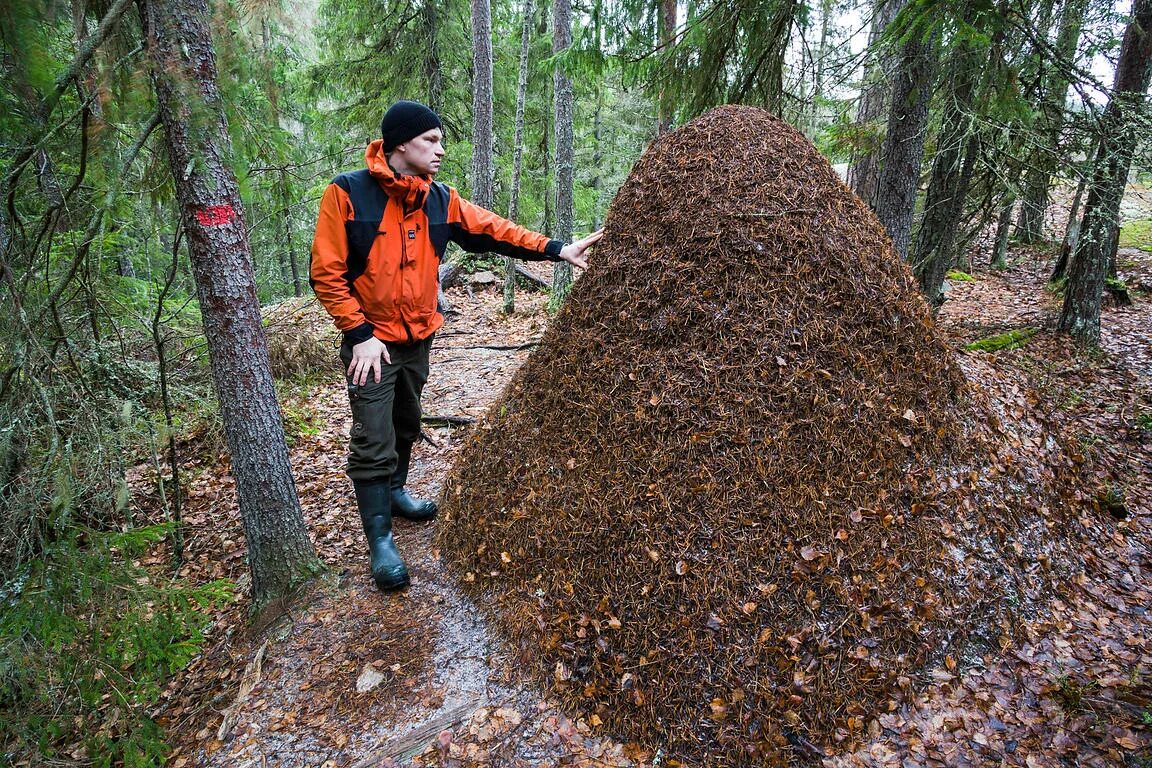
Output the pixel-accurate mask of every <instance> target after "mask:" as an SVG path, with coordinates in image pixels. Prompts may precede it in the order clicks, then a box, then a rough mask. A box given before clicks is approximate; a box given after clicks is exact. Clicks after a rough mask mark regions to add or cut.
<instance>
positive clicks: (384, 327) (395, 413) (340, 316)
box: [311, 101, 603, 590]
mask: <svg viewBox="0 0 1152 768" xmlns="http://www.w3.org/2000/svg"><path fill="white" fill-rule="evenodd" d="M380 133H381V138H380V139H377V140H376V141H373V142H372V143H371V144H369V145H368V149H367V151H366V152H365V155H364V158H365V161H366V162H367V166H368V167H367V169H366V170H361V171H355V172H351V173H344V174H341V175H340V176H337V177H336V179H334V180H333V182H332V183H331V184H330V185H328V188H327V189H326V190H325V191H324V197H323V198H322V199H321V201H320V216H319V219H318V221H317V223H316V238H315V241H314V242H313V244H312V267H311V271H312V286H313V288H314V289H315V291H316V297H317V298H318V299H319V300H320V303H321V304H323V305H324V308H325V309H326V310H328V313H329V314H330V315H332V317H333V318H334V319H335V321H336V326H337V327H338V328H339V329H340V330H341V331H343V333H344V341H343V344H342V345H341V348H340V357H341V360H342V361H343V363H344V367H345V368H346V369H347V375H348V396H349V400H350V401H351V405H352V418H353V426H352V435H351V440H350V448H349V455H348V470H347V471H348V476H349V477H350V478H351V479H352V484H353V486H354V488H355V490H356V504H357V506H358V507H359V509H360V521H361V523H362V524H363V527H364V535H365V536H366V537H367V539H368V549H369V555H370V559H371V565H372V576H373V578H374V579H375V581H376V586H377V587H379V588H380V589H381V590H388V589H398V588H401V587H403V586H405V585H407V584H408V581H409V579H408V570H407V568H406V567H405V565H404V561H403V559H402V558H401V557H400V553H399V552H397V550H396V544H395V542H394V541H393V539H392V516H393V515H394V514H396V515H400V516H401V517H404V518H407V519H409V520H430V519H431V518H432V517H433V516H435V514H436V511H437V510H436V504H435V503H434V502H432V501H422V500H418V499H414V498H412V497H411V496H410V495H409V494H408V492H407V491H406V490H405V489H404V485H405V482H406V481H407V479H408V464H409V461H410V459H411V456H412V445H413V444H414V443H415V442H416V440H417V439H419V437H420V393H421V391H422V390H423V388H424V383H425V381H427V379H428V351H429V348H430V347H431V345H432V337H433V335H434V334H435V333H436V331H437V330H438V329H439V328H440V326H441V325H443V323H444V318H443V316H441V315H440V313H439V312H438V311H437V309H436V295H437V289H438V287H439V278H438V267H439V266H440V259H441V258H442V257H443V255H444V248H445V246H446V245H447V244H448V242H449V241H453V242H456V243H458V244H459V245H460V246H461V247H463V248H464V249H465V250H468V251H472V252H495V253H500V254H504V255H506V256H514V257H516V258H520V259H529V260H551V261H567V262H568V263H570V264H572V265H574V266H577V267H582V268H583V267H587V262H586V261H585V252H586V251H587V250H588V248H589V247H591V246H592V245H593V244H594V243H595V242H596V241H597V240H599V239H600V237H601V235H602V234H603V232H602V231H600V232H594V233H593V234H591V235H589V236H588V237H585V238H584V239H582V240H578V241H576V242H575V243H570V244H565V243H562V242H560V241H559V240H549V239H548V238H547V237H546V236H544V235H541V234H537V233H535V232H531V231H529V230H527V229H524V228H523V227H520V226H518V225H516V224H514V223H512V222H510V221H508V220H506V219H502V218H500V217H499V216H497V215H496V214H494V213H492V212H490V211H487V210H485V209H483V208H480V207H479V206H476V205H473V204H472V203H470V202H468V201H467V200H465V199H463V198H462V197H460V195H459V194H457V192H456V190H455V189H452V188H451V187H448V186H447V185H444V184H440V183H436V182H433V181H432V177H433V176H435V175H436V173H437V171H439V170H440V159H441V158H442V157H443V156H444V145H443V138H444V136H443V128H442V126H441V124H440V118H439V117H438V116H437V115H436V113H435V112H433V111H432V110H430V109H429V108H428V107H425V106H424V105H422V104H418V103H416V102H412V101H399V102H396V103H395V104H393V105H392V106H391V107H390V108H389V109H388V111H387V112H386V113H385V115H384V119H383V121H382V122H381V124H380Z"/></svg>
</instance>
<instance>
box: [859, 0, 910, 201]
mask: <svg viewBox="0 0 1152 768" xmlns="http://www.w3.org/2000/svg"><path fill="white" fill-rule="evenodd" d="M907 4H908V0H877V1H876V5H875V10H874V12H873V13H874V16H873V17H872V28H871V30H869V32H868V48H869V50H873V49H876V48H878V47H879V41H880V40H882V39H883V34H884V30H885V29H887V28H888V25H889V24H891V23H892V20H893V19H894V18H896V15H897V14H898V13H900V11H901V9H902V8H903V7H904V6H905V5H907ZM897 62H898V57H897V56H895V55H893V54H892V53H891V52H890V51H888V50H887V49H884V50H880V51H877V53H876V55H875V56H874V57H872V58H870V59H869V61H868V68H867V72H866V73H865V75H864V82H865V85H864V89H863V91H861V93H860V108H859V110H858V112H857V115H856V129H857V131H858V133H859V135H860V137H861V142H862V146H860V148H859V149H860V153H859V155H857V157H856V159H855V160H854V161H853V162H852V165H851V166H849V168H848V185H849V186H850V187H852V191H853V192H855V193H856V195H857V196H858V197H859V198H860V199H861V200H863V201H864V202H865V203H867V204H868V205H869V206H872V207H873V208H875V207H876V185H877V184H878V183H879V181H880V163H881V159H880V148H881V146H882V145H883V136H882V134H881V130H880V128H881V126H879V125H877V123H878V122H879V121H880V119H881V118H882V117H883V115H884V112H885V110H886V109H888V101H889V97H890V96H891V94H892V85H891V82H890V79H889V78H890V77H891V73H892V71H893V70H894V69H895V68H896V65H897Z"/></svg>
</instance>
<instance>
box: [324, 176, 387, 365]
mask: <svg viewBox="0 0 1152 768" xmlns="http://www.w3.org/2000/svg"><path fill="white" fill-rule="evenodd" d="M351 217H352V202H351V201H350V200H349V199H348V194H347V193H346V192H345V191H344V190H342V189H340V187H338V186H336V185H335V184H329V185H328V188H327V189H326V190H324V196H323V197H322V198H320V216H319V217H318V218H317V220H316V237H315V239H313V241H312V263H311V269H310V271H311V283H312V289H313V290H314V291H315V292H316V298H317V299H318V300H319V301H320V303H321V304H322V305H323V306H324V309H326V310H328V314H330V315H332V318H333V319H334V320H335V321H336V327H337V328H339V329H340V330H341V331H343V332H344V339H345V340H346V341H349V342H351V343H353V344H359V343H360V342H362V341H367V340H368V339H369V338H370V337H371V336H372V324H371V323H369V322H368V321H367V320H366V319H365V318H364V312H363V310H362V309H361V307H360V302H359V301H357V300H356V297H355V296H353V295H352V289H351V286H350V285H349V284H348V278H347V274H348V232H347V230H346V229H345V228H344V222H345V221H347V220H348V219H350V218H351Z"/></svg>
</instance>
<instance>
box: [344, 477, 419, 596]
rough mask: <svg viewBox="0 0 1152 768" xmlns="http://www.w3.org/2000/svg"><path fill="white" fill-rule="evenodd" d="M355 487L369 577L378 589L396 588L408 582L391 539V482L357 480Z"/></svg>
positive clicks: (405, 568) (405, 569)
mask: <svg viewBox="0 0 1152 768" xmlns="http://www.w3.org/2000/svg"><path fill="white" fill-rule="evenodd" d="M352 485H353V486H354V487H355V488H356V505H357V506H358V507H359V508H360V523H361V524H362V525H363V526H364V536H365V538H367V539H368V555H369V557H370V558H371V563H372V578H373V579H374V580H375V581H376V586H377V588H379V589H381V590H389V589H400V588H401V587H405V586H407V585H408V581H409V579H408V568H407V567H406V566H405V565H404V561H403V560H402V559H401V558H400V553H399V552H398V551H397V550H396V542H394V541H393V540H392V502H391V493H390V492H389V491H390V488H391V484H390V483H389V482H388V481H387V480H385V481H383V482H361V481H357V482H354V483H353V484H352Z"/></svg>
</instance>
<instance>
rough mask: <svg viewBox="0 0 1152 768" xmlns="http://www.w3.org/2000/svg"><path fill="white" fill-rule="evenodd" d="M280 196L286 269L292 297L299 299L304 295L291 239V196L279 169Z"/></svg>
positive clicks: (283, 172)
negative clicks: (290, 274)
mask: <svg viewBox="0 0 1152 768" xmlns="http://www.w3.org/2000/svg"><path fill="white" fill-rule="evenodd" d="M280 195H281V212H280V216H281V218H282V219H283V220H284V246H285V250H286V251H287V252H288V267H289V269H290V270H291V272H292V295H293V296H295V297H296V298H300V297H301V296H303V295H304V285H303V282H302V281H301V280H300V260H299V259H298V258H297V257H296V243H295V241H294V240H293V238H292V196H291V186H290V183H289V181H288V173H287V172H286V171H285V170H284V169H283V168H281V169H280Z"/></svg>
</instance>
